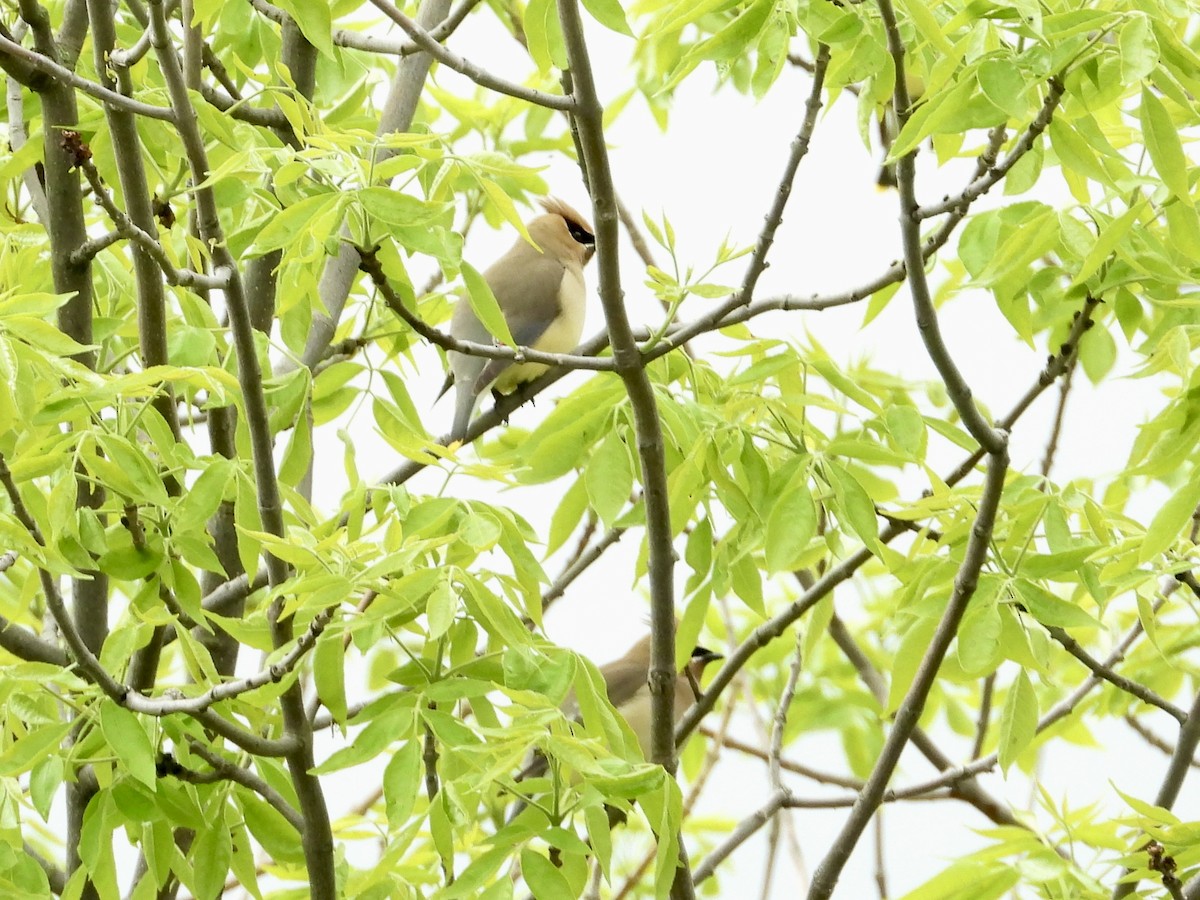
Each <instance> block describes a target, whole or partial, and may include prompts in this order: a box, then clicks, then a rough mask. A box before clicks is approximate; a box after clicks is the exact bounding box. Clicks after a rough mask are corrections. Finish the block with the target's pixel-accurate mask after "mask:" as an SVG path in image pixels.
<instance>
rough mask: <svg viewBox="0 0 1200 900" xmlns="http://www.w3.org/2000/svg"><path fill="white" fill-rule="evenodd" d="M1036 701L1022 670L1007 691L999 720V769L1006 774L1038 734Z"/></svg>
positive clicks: (1027, 678) (1030, 685)
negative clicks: (1003, 770)
mask: <svg viewBox="0 0 1200 900" xmlns="http://www.w3.org/2000/svg"><path fill="white" fill-rule="evenodd" d="M1037 720H1038V700H1037V694H1036V693H1035V692H1034V690H1033V684H1032V683H1031V682H1030V681H1029V676H1028V675H1026V674H1025V670H1024V669H1020V670H1019V671H1018V672H1017V678H1016V680H1015V681H1014V682H1013V684H1012V686H1011V687H1010V688H1009V690H1008V699H1007V700H1006V701H1005V703H1004V713H1003V715H1001V717H1000V746H999V754H1000V768H1002V769H1005V770H1007V769H1008V767H1009V766H1010V765H1012V763H1013V760H1015V759H1016V758H1017V756H1019V755H1020V753H1021V751H1022V750H1024V749H1025V748H1026V747H1028V746H1029V743H1030V741H1032V740H1033V738H1034V735H1035V734H1036V733H1037Z"/></svg>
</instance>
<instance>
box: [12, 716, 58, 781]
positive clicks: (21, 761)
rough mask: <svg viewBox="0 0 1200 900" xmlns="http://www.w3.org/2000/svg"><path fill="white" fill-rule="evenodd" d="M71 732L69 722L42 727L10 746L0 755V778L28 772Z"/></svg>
mask: <svg viewBox="0 0 1200 900" xmlns="http://www.w3.org/2000/svg"><path fill="white" fill-rule="evenodd" d="M70 730H71V724H70V723H69V722H64V723H55V724H51V725H43V726H42V727H41V728H38V729H37V730H36V731H31V732H30V733H29V734H27V735H25V736H24V737H23V738H21V739H19V740H18V741H16V742H15V743H13V744H10V745H9V746H8V747H7V748H6V749H5V751H4V752H3V753H0V776H5V777H12V776H16V775H20V774H22V773H23V772H27V771H29V770H30V769H31V768H33V766H34V764H36V763H37V762H39V761H40V760H41V759H43V758H45V757H46V756H47V755H49V754H50V753H52V752H53V750H54V749H55V748H57V747H58V746H59V745H60V744H61V743H62V741H63V738H65V737H66V736H67V732H69V731H70Z"/></svg>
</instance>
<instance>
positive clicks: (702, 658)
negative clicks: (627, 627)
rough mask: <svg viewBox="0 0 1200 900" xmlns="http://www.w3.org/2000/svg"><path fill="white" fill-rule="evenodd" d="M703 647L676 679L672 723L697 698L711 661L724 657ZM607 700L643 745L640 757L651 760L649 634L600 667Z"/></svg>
mask: <svg viewBox="0 0 1200 900" xmlns="http://www.w3.org/2000/svg"><path fill="white" fill-rule="evenodd" d="M723 658H724V657H722V656H721V654H720V653H714V652H713V651H712V650H707V649H705V648H704V647H700V646H696V647H694V648H692V656H691V659H690V660H688V663H687V665H686V666H684V668H683V671H682V672H680V673H679V675H678V676H677V677H676V679H675V708H674V712H675V724H676V725H678V724H679V720H680V719H682V718H683V714H684V713H685V712H687V711H688V707H690V706H691V705H692V703H694V702H695V701H696V699H697V694H696V690H698V688H699V684H700V676H701V675H703V674H704V667H705V666H707V665H708V664H709V663H710V662H714V661H715V660H718V659H723ZM600 675H601V677H602V678H603V679H604V688H605V690H606V692H607V693H608V702H609V703H611V704H612V705H613V707H614V708H615V709H616V710H617V712H619V713H620V714H621V716H622V717H623V718H624V719H625V721H626V722H628V723H629V728H630V730H631V731H632V732H633V735H634V737H636V738H637V742H638V746H639V747H641V748H642V756H644V757H646V759H650V706H651V697H650V635H646V636H645V637H644V638H642V639H641V640H640V641H638V642H637V643H636V644H634V645H633V646H632V647H630V648H629V652H627V653H626V654H625V655H624V656H622V657H621V658H620V659H616V660H613V661H612V662H610V663H608V664H607V665H603V666H601V667H600Z"/></svg>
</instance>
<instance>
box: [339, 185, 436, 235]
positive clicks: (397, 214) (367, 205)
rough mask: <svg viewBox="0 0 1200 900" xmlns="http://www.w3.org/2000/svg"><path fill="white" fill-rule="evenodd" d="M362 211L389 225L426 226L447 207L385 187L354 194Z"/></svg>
mask: <svg viewBox="0 0 1200 900" xmlns="http://www.w3.org/2000/svg"><path fill="white" fill-rule="evenodd" d="M356 196H357V197H358V202H359V203H361V204H362V207H363V209H365V210H366V211H367V212H368V213H370V214H371V215H372V216H374V217H375V218H377V219H379V220H380V221H381V222H386V223H387V224H389V225H401V226H408V225H428V224H429V223H431V222H433V221H435V220H437V219H440V218H441V217H442V216H443V215H444V214H445V212H446V210H447V207H446V205H445V204H441V203H428V202H426V201H425V200H421V199H420V198H418V197H413V196H412V195H410V194H405V193H402V192H401V191H397V190H393V189H392V188H386V187H369V188H363V189H362V190H360V191H357V192H356Z"/></svg>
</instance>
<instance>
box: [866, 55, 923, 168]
mask: <svg viewBox="0 0 1200 900" xmlns="http://www.w3.org/2000/svg"><path fill="white" fill-rule="evenodd" d="M905 84H906V85H907V87H908V105H909V109H910V110H912V109H915V108H916V107H917V105H918V104H919V103H920V102H921V95H922V94H924V93H925V80H924V79H923V78H921V76H920V75H916V74H914V73H912V72H910V73H908V74H907V75H905ZM877 121H878V123H879V144H880V146H882V147H883V155H884V157H885V158H886V157H887V155H888V154H889V153H890V152H891V151H892V144H894V143H895V142H896V137H897V136H898V135H899V134H900V122H899V121H898V120H897V118H896V110H895V109H894V108H893V106H892V104H891V102H890V101H889V102H887V103H885V104H884V105H883V106H882V107H881V108H880V110H879V115H878V119H877ZM875 185H876V187H878V188H879V189H880V190H887V189H888V188H894V187H896V164H895V163H894V162H892V163H889V162H885V163H883V164H882V165H880V167H879V176H878V177H877V178H876V179H875Z"/></svg>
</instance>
